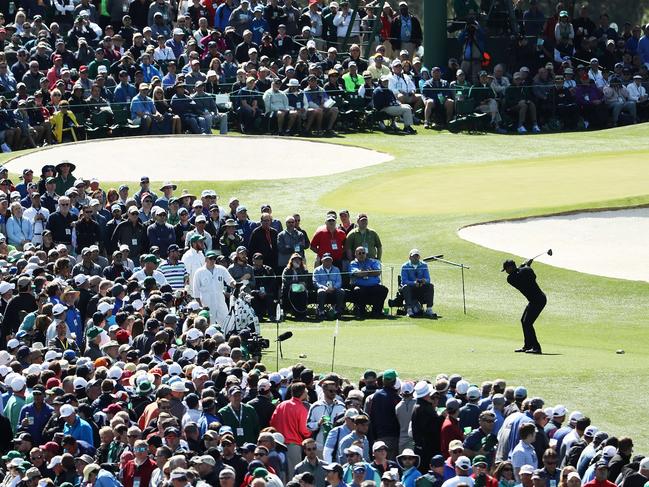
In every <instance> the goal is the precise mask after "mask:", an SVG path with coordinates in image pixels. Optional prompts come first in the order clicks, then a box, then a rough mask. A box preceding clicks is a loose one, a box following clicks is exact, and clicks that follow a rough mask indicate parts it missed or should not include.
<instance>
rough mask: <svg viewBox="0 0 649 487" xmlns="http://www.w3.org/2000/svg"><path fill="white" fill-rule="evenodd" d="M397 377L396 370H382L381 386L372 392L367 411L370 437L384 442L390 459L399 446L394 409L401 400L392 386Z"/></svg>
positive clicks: (395, 454)
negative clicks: (369, 419)
mask: <svg viewBox="0 0 649 487" xmlns="http://www.w3.org/2000/svg"><path fill="white" fill-rule="evenodd" d="M397 377H398V375H397V371H396V370H394V369H388V370H386V371H384V372H383V388H382V389H379V390H378V391H376V392H375V393H374V395H373V396H372V402H370V406H369V410H368V411H367V413H368V415H369V417H370V418H372V422H371V423H370V437H371V438H373V439H374V441H382V442H384V443H385V445H386V446H387V448H388V458H390V459H392V458H396V456H397V452H398V448H399V431H400V427H399V420H398V419H397V413H396V411H395V409H394V408H395V407H396V405H397V404H399V402H400V401H401V397H400V396H399V393H398V392H397V390H396V389H395V387H394V384H395V383H396V381H397Z"/></svg>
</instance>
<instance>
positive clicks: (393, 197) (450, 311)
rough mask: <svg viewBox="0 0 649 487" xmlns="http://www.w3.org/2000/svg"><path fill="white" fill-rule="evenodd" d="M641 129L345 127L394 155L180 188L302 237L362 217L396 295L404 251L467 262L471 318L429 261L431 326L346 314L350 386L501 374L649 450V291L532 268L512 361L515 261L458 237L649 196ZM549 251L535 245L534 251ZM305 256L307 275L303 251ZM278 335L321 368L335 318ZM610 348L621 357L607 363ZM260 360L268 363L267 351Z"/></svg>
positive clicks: (455, 283)
mask: <svg viewBox="0 0 649 487" xmlns="http://www.w3.org/2000/svg"><path fill="white" fill-rule="evenodd" d="M648 129H649V127H648V126H647V125H646V124H645V125H636V126H633V127H627V128H619V129H613V130H609V131H603V132H584V133H574V134H551V135H550V134H548V135H540V136H522V137H518V136H496V135H475V136H474V135H455V134H449V133H446V132H433V131H426V132H424V131H423V130H420V134H419V135H417V136H413V137H404V136H396V135H384V134H381V133H375V134H355V135H350V136H345V137H338V138H336V139H334V140H333V142H338V143H342V144H352V145H357V146H362V147H366V148H372V149H375V150H380V151H384V152H388V153H390V154H392V155H394V160H392V161H390V162H387V163H385V164H381V165H377V166H372V167H367V168H363V169H360V170H354V171H350V172H347V173H343V174H337V175H332V176H327V177H318V178H304V177H301V176H300V175H296V176H297V177H296V179H294V180H286V181H241V182H226V183H221V182H214V183H206V182H205V181H195V182H190V183H179V191H178V193H180V190H181V189H183V188H186V189H189V190H191V191H192V192H193V193H194V194H196V193H199V192H200V190H201V189H205V188H206V187H208V188H213V189H215V190H216V191H217V192H218V193H219V195H220V196H221V199H220V203H221V204H223V205H225V204H227V201H228V199H229V198H230V197H231V196H237V197H238V198H239V199H240V201H241V202H242V203H243V204H246V205H247V207H248V210H249V214H250V215H251V217H252V218H255V219H258V216H259V207H260V205H261V204H262V203H266V202H269V203H271V204H272V206H273V213H274V215H275V217H276V218H279V219H281V220H283V219H284V216H285V215H287V214H289V213H292V212H293V211H299V212H300V213H301V215H302V222H303V227H304V228H305V229H306V230H307V232H308V233H309V235H312V234H313V232H314V230H315V228H316V227H317V226H318V225H320V224H321V223H322V220H323V217H324V214H325V212H326V211H327V210H329V209H335V210H340V209H342V208H347V209H349V210H350V211H351V213H352V214H356V213H358V212H361V211H363V212H367V213H369V218H370V227H372V228H374V229H376V230H377V231H378V232H379V234H380V236H381V239H382V241H383V245H384V256H383V263H384V269H385V270H384V274H383V279H384V282H385V283H386V284H387V285H389V286H390V287H392V289H394V286H395V285H396V276H397V274H398V271H399V266H400V265H401V263H403V262H404V261H405V260H406V259H407V255H408V251H409V250H410V249H411V248H412V247H416V248H419V249H420V250H421V251H422V254H423V255H433V254H438V253H443V254H444V255H445V257H446V258H448V259H450V260H452V261H457V262H464V263H466V265H468V266H469V267H470V269H469V270H466V271H465V276H466V294H467V315H464V314H463V312H462V289H461V281H460V272H459V269H456V268H452V267H448V266H445V265H444V264H441V263H432V264H430V270H431V275H432V279H433V282H434V284H435V303H436V304H435V310H436V311H437V312H438V313H439V314H440V315H441V316H442V318H441V319H440V320H437V321H429V320H423V319H417V320H415V319H409V318H403V317H400V318H392V319H385V320H366V321H355V320H346V321H341V322H340V332H339V335H338V339H337V340H338V347H337V351H336V366H335V370H336V371H337V372H340V373H341V374H344V375H346V376H348V377H350V379H352V380H357V379H358V377H359V376H360V374H361V373H362V371H363V370H365V369H366V368H375V369H377V370H381V369H384V368H388V367H394V368H396V369H397V370H398V371H399V373H400V375H401V377H402V378H413V379H414V378H421V377H427V378H434V377H435V375H437V374H438V373H440V372H445V373H454V372H459V373H462V374H464V375H465V376H466V377H467V378H468V379H469V380H470V381H471V382H474V383H480V382H481V381H483V380H487V379H495V378H504V379H506V380H507V381H508V384H510V385H513V386H517V385H525V386H527V387H528V390H529V391H530V394H531V395H539V396H542V397H544V398H545V399H546V400H547V401H548V403H549V405H554V404H557V403H563V404H565V405H566V406H567V407H568V408H569V409H571V410H574V409H579V410H580V411H582V412H583V413H584V414H586V415H588V416H590V417H591V418H592V420H593V424H594V425H596V426H598V427H599V428H600V429H604V430H606V431H608V432H609V433H613V434H616V435H618V436H620V435H631V436H633V437H634V440H635V444H636V450H637V451H638V452H642V453H645V454H647V453H649V436H648V435H647V434H646V426H645V424H644V418H645V417H646V412H645V410H646V403H645V395H646V394H645V391H647V390H648V387H649V350H648V348H649V326H648V325H649V319H648V318H647V316H648V314H647V308H648V302H649V300H648V297H649V284H647V283H642V282H630V281H623V280H617V279H608V278H602V277H596V276H592V275H586V274H580V273H577V272H572V271H567V270H563V269H558V268H554V267H551V266H548V265H542V264H535V269H536V272H537V275H538V277H539V283H540V285H541V287H542V288H543V289H544V290H545V292H546V294H547V295H548V305H547V307H546V309H545V310H544V312H543V314H542V315H541V317H540V318H539V320H538V321H537V325H536V329H537V333H538V335H539V340H540V342H541V344H542V345H543V350H544V352H546V353H547V355H543V356H529V355H525V354H514V353H512V351H513V349H515V348H517V347H519V346H520V345H521V344H522V343H521V342H522V334H521V330H520V323H519V319H520V315H521V313H522V311H523V308H524V306H525V300H524V298H523V297H522V296H521V295H520V294H519V293H518V292H517V291H515V290H514V289H513V288H511V287H510V286H508V285H507V284H506V282H505V277H504V275H503V274H502V273H500V268H501V264H502V261H503V259H505V258H509V257H511V256H509V255H506V254H503V253H500V252H496V251H492V250H489V249H486V248H483V247H479V246H477V245H474V244H471V243H469V242H466V241H463V240H461V239H460V238H458V236H457V230H458V229H459V228H461V227H462V226H465V225H469V224H472V223H478V222H483V221H489V220H495V219H501V218H514V217H522V216H528V215H539V214H546V213H552V212H557V211H566V210H577V209H583V208H595V207H609V206H629V205H636V204H646V203H649V189H648V188H649V168H648V167H647V160H648V159H649V157H648V156H649V137H647V133H648ZM255 157H258V156H257V155H255ZM260 157H263V156H260ZM310 157H317V154H312V155H310ZM3 158H4V160H6V156H3ZM70 159H71V160H72V161H73V162H74V160H73V158H70ZM45 162H54V163H56V162H57V161H44V163H45ZM323 164H326V161H323ZM34 169H35V170H38V169H40V168H34ZM142 174H149V175H150V176H151V178H152V179H156V178H155V163H154V162H153V161H151V162H150V163H147V161H144V160H143V163H142ZM83 176H92V175H91V174H83ZM217 177H218V176H217ZM119 179H120V178H119V175H118V174H116V176H115V181H114V182H112V183H111V184H109V185H104V184H102V187H110V186H114V187H116V186H117V184H119V183H121V182H122V181H120V180H119ZM204 179H205V180H209V179H213V177H212V176H211V175H205V178H204ZM13 180H14V181H16V176H14V178H13ZM129 183H131V188H133V187H134V186H135V187H137V184H136V183H134V182H132V181H130V182H129ZM152 186H153V187H154V188H155V189H157V187H156V184H152ZM624 237H625V238H633V235H627V236H624ZM543 250H544V249H538V248H530V249H529V256H532V255H535V254H537V253H538V252H541V251H543ZM602 258H603V259H604V258H606V256H602ZM628 258H629V259H630V260H631V261H632V260H633V256H628ZM516 259H517V261H520V260H521V259H520V258H516ZM308 260H309V268H310V269H312V263H313V257H312V254H311V255H309V256H308ZM392 269H394V270H392ZM262 330H263V333H264V335H265V336H266V337H268V338H272V337H274V335H275V325H274V324H267V323H266V324H262ZM286 330H292V331H293V333H294V336H293V338H291V339H290V340H288V341H286V342H284V344H283V347H284V356H285V359H284V360H282V361H280V364H281V366H287V365H290V364H293V363H295V362H297V361H299V362H302V363H304V364H306V365H307V366H309V367H312V368H313V369H314V370H316V372H325V371H328V370H330V369H331V351H332V341H333V330H334V324H333V323H332V322H325V323H314V322H307V323H297V322H292V321H288V322H285V323H282V324H281V326H280V332H283V331H286ZM618 349H623V350H625V352H626V353H625V354H616V350H618ZM300 355H305V356H306V357H303V358H300ZM264 361H265V362H266V363H267V364H268V365H270V366H271V367H274V364H275V354H274V348H273V349H272V350H271V351H269V353H268V354H267V355H266V358H265V359H264Z"/></svg>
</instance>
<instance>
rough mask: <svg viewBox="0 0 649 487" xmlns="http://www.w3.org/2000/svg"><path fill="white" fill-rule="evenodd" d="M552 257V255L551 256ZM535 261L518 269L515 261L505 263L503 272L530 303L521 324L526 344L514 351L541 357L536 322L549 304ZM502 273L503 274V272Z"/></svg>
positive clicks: (526, 262) (508, 280)
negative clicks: (538, 280) (533, 265)
mask: <svg viewBox="0 0 649 487" xmlns="http://www.w3.org/2000/svg"><path fill="white" fill-rule="evenodd" d="M550 255H551V254H550ZM533 261H534V259H529V260H527V261H525V262H524V263H523V264H521V266H520V267H516V263H515V262H514V261H513V260H506V261H505V262H503V268H502V271H505V272H506V273H507V274H508V275H507V282H508V283H509V284H510V285H511V286H513V287H515V288H516V289H518V290H519V291H520V293H521V294H522V295H523V296H525V297H526V298H527V300H528V301H529V302H528V304H527V306H526V307H525V311H523V316H521V324H522V325H523V337H524V340H525V342H524V344H523V346H522V347H521V348H518V349H516V350H514V351H515V352H525V353H534V354H538V355H540V354H541V353H542V352H541V344H540V343H539V341H538V340H537V339H536V331H534V322H535V321H536V319H537V318H538V317H539V315H540V314H541V311H543V308H545V304H546V303H547V302H548V300H547V298H546V297H545V293H543V291H541V288H540V287H539V285H538V284H537V283H536V274H534V271H533V270H532V262H533ZM502 271H501V272H502Z"/></svg>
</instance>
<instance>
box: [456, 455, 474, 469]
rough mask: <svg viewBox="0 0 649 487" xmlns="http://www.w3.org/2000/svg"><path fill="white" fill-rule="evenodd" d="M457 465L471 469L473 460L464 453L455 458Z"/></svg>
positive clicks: (460, 467)
mask: <svg viewBox="0 0 649 487" xmlns="http://www.w3.org/2000/svg"><path fill="white" fill-rule="evenodd" d="M455 466H456V467H457V468H459V469H461V470H469V469H470V468H471V460H469V457H465V456H464V455H462V456H460V457H458V459H457V460H455Z"/></svg>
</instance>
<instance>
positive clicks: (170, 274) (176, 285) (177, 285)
mask: <svg viewBox="0 0 649 487" xmlns="http://www.w3.org/2000/svg"><path fill="white" fill-rule="evenodd" d="M158 270H159V271H160V272H162V275H164V276H165V278H166V279H167V282H168V283H169V285H170V286H171V287H172V289H174V290H176V289H183V288H184V287H185V277H186V276H187V267H185V263H184V262H181V261H178V263H176V264H171V263H170V262H169V261H167V260H166V261H164V263H163V264H161V265H160V267H158Z"/></svg>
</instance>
